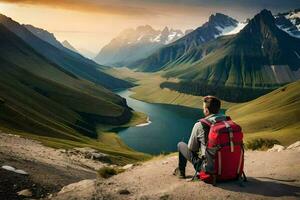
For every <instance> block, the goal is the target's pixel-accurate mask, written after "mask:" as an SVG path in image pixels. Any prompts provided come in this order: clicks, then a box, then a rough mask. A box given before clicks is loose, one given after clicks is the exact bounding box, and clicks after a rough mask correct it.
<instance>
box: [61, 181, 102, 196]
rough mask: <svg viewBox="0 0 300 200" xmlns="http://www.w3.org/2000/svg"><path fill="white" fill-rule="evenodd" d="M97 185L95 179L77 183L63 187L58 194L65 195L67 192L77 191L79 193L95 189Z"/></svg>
mask: <svg viewBox="0 0 300 200" xmlns="http://www.w3.org/2000/svg"><path fill="white" fill-rule="evenodd" d="M95 184H96V180H93V179H87V180H82V181H79V182H77V183H72V184H70V185H67V186H65V187H63V188H62V189H61V190H60V191H59V192H58V194H64V193H67V192H75V191H79V190H81V191H83V190H87V189H90V188H94V187H95Z"/></svg>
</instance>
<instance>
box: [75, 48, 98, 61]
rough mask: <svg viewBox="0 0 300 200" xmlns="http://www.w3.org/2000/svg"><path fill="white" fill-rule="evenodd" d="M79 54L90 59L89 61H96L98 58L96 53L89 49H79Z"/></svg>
mask: <svg viewBox="0 0 300 200" xmlns="http://www.w3.org/2000/svg"><path fill="white" fill-rule="evenodd" d="M78 52H79V53H80V54H81V55H83V56H84V57H86V58H89V59H94V58H95V57H96V53H94V52H92V51H90V50H88V49H84V48H80V49H78Z"/></svg>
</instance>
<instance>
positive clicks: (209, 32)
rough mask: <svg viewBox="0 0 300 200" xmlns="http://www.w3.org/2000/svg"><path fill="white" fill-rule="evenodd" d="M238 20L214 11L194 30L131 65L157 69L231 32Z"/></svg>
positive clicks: (140, 69)
mask: <svg viewBox="0 0 300 200" xmlns="http://www.w3.org/2000/svg"><path fill="white" fill-rule="evenodd" d="M238 24H239V23H238V21H236V20H235V19H233V18H231V17H228V16H226V15H223V14H220V13H216V14H215V15H211V16H210V17H209V20H208V22H206V23H205V24H203V25H202V26H201V27H199V28H197V29H196V30H195V31H193V32H191V33H189V34H188V35H186V36H184V37H182V38H181V39H179V40H177V41H175V42H173V43H171V44H169V45H167V46H165V47H163V48H161V49H159V50H158V51H156V52H155V53H153V54H152V55H151V56H149V57H147V58H146V59H143V60H139V61H137V62H135V63H132V64H131V66H132V67H134V68H137V69H138V70H139V71H146V72H151V71H158V70H160V69H162V68H163V67H165V66H166V65H168V64H169V63H170V62H174V61H175V60H177V59H179V58H180V57H181V56H182V55H183V54H185V53H187V52H188V51H190V49H192V48H195V47H198V46H200V45H202V44H204V43H206V42H208V41H211V40H214V39H215V38H217V37H218V36H220V35H225V34H226V33H229V32H231V31H232V30H234V29H235V28H236V27H237V26H238ZM200 58H201V54H197V55H194V56H193V57H191V58H190V60H191V61H195V60H198V59H200Z"/></svg>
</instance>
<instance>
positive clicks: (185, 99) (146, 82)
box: [107, 68, 236, 109]
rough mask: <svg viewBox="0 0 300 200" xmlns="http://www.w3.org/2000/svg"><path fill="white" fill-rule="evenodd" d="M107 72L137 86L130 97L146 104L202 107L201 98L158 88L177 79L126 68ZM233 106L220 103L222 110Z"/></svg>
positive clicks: (132, 89) (227, 103)
mask: <svg viewBox="0 0 300 200" xmlns="http://www.w3.org/2000/svg"><path fill="white" fill-rule="evenodd" d="M107 72H108V73H110V74H112V75H114V76H117V77H119V78H122V79H124V80H129V81H133V83H135V84H137V86H135V87H133V88H131V89H130V91H132V92H133V94H132V95H131V96H130V97H132V98H134V99H137V100H140V101H144V102H148V103H162V104H172V105H181V106H186V107H191V108H201V106H202V102H203V97H201V96H194V95H189V94H184V93H180V92H176V91H173V90H169V89H167V88H164V89H162V88H160V84H161V83H162V82H164V81H171V82H177V81H178V79H175V78H169V79H166V78H163V77H161V76H160V74H159V73H143V72H134V71H132V70H130V69H128V68H118V69H115V68H111V69H109V70H108V71H107ZM233 105H236V103H231V102H226V101H222V108H224V109H228V108H229V107H231V106H233Z"/></svg>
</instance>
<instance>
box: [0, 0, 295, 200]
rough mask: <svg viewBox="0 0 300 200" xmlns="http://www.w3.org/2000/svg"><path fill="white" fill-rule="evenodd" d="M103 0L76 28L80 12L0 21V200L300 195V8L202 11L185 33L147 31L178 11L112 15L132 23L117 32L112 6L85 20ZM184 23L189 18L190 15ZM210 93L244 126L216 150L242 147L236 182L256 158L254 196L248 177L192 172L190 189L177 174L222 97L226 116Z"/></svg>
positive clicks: (157, 28)
mask: <svg viewBox="0 0 300 200" xmlns="http://www.w3.org/2000/svg"><path fill="white" fill-rule="evenodd" d="M95 2H96V1H95ZM26 3H28V2H27V1H26ZM26 3H24V5H25V4H26ZM76 3H77V2H76ZM76 3H75V4H76ZM86 3H88V2H85V3H82V4H80V5H77V6H79V7H82V6H83V5H85V4H86ZM98 3H99V2H96V3H95V5H94V4H93V5H92V6H90V7H88V10H89V11H88V12H86V11H85V15H84V16H83V15H79V16H81V17H80V20H78V21H76V20H73V18H72V17H71V16H74V13H77V14H79V13H80V12H81V11H78V10H76V9H77V7H76V6H74V7H72V9H74V11H73V10H72V11H71V10H70V12H66V13H67V14H68V15H69V16H68V17H67V18H62V19H61V22H56V21H55V22H54V21H53V19H52V18H51V19H50V18H49V19H48V18H45V22H44V21H43V23H32V21H30V20H29V19H28V18H27V17H24V16H26V15H28V16H29V15H30V14H29V13H28V14H24V13H23V15H24V16H23V17H24V20H23V19H22V18H23V17H20V16H19V17H15V14H13V17H14V19H13V18H10V16H8V15H7V16H6V15H4V14H1V13H0V199H1V200H2V199H3V200H6V199H7V200H14V199H18V200H19V199H27V198H33V199H45V198H47V199H57V200H61V199H87V200H90V199H93V200H94V199H140V200H142V199H143V200H147V199H159V200H169V199H193V198H194V199H195V197H196V199H203V198H204V199H218V197H219V196H218V195H219V194H220V199H229V198H230V199H231V198H233V199H273V198H278V199H282V198H283V199H297V198H298V197H299V195H300V187H299V186H300V185H299V183H300V179H299V177H300V174H299V172H298V171H297V169H298V168H299V166H300V160H299V156H297V153H298V152H299V150H300V124H299V122H300V92H299V91H300V56H299V55H300V26H299V25H300V10H299V9H293V10H289V11H288V12H282V13H274V9H270V10H269V9H267V8H266V9H261V10H256V11H255V12H254V11H253V13H251V17H250V18H249V16H250V14H249V13H248V14H249V16H247V18H246V15H242V14H241V13H240V12H239V14H238V15H237V13H236V14H235V15H234V14H233V15H231V14H232V13H230V12H226V14H222V13H220V12H219V11H220V10H218V12H210V11H209V12H208V11H207V13H206V14H204V13H202V12H200V13H201V15H203V16H202V18H201V20H200V21H201V23H199V22H198V21H197V22H198V24H197V26H193V28H190V27H189V26H190V24H189V23H187V22H188V21H189V20H188V17H187V16H185V17H187V20H186V22H185V23H186V24H185V25H184V26H181V27H180V28H178V27H177V22H176V24H175V25H174V24H172V26H174V27H176V28H169V27H172V26H166V25H165V24H164V23H165V22H163V21H160V22H159V23H160V24H159V25H158V24H156V25H153V26H151V25H148V24H152V23H154V22H155V20H154V19H155V18H157V17H162V16H163V18H165V17H166V18H167V16H168V15H165V14H163V15H157V13H155V12H158V13H159V12H160V10H156V9H154V10H155V12H153V13H151V20H150V19H149V21H148V20H147V21H143V23H144V25H138V26H135V28H133V27H132V26H133V25H134V24H135V23H140V21H139V20H138V19H137V18H136V17H137V16H138V15H141V13H140V12H145V16H148V15H147V14H146V13H147V9H145V10H141V11H140V12H137V10H135V11H136V12H137V13H135V14H134V15H130V16H127V14H128V13H127V12H124V13H125V14H124V13H123V12H121V13H118V14H116V13H114V14H113V15H120V16H122V17H124V16H126V17H125V18H122V23H120V24H119V25H120V27H119V26H118V25H116V26H115V25H113V26H114V27H112V26H111V24H114V20H115V18H106V17H105V16H104V15H107V14H108V13H106V12H103V13H102V14H103V16H101V17H100V15H97V17H95V16H94V17H93V18H88V17H87V16H88V15H91V16H92V14H91V13H93V14H95V13H98V14H99V11H100V10H101V12H102V9H104V10H105V8H104V7H101V6H100V7H101V9H100V8H98V9H96V10H94V6H99V5H100V4H101V3H100V4H99V5H98ZM127 3H128V4H130V1H128V2H127ZM7 4H9V3H7ZM41 4H43V3H41ZM49 4H51V2H49ZM66 4H68V3H66ZM157 4H160V3H159V2H157ZM167 4H168V3H166V5H167ZM130 5H131V4H130ZM130 5H129V7H130V9H134V7H131V6H130ZM1 6H2V7H3V5H2V3H0V12H1V9H2V7H1ZM57 6H58V7H59V5H57ZM72 6H73V5H72ZM118 6H120V8H122V9H118V12H120V11H121V10H123V7H122V6H123V5H118ZM176 6H181V5H180V4H178V5H176ZM176 6H175V7H176ZM299 6H300V4H299ZM25 7H26V6H24V7H23V8H18V9H25ZM55 7H56V6H55ZM171 7H172V8H173V6H171ZM171 7H170V8H171ZM28 8H29V7H28ZM110 8H111V9H113V8H115V7H114V6H112V7H110ZM126 8H127V7H126ZM26 9H27V8H26ZM49 9H50V8H49ZM51 9H52V8H51ZM51 9H50V10H51ZM64 9H67V8H64ZM68 9H70V8H68ZM99 9H100V10H99ZM160 9H163V8H160ZM58 10H59V9H58ZM62 10H63V9H62ZM73 12H74V13H73ZM276 12H277V11H276ZM32 13H36V12H32ZM45 13H47V12H45ZM197 13H198V14H197V15H199V12H197ZM254 13H256V14H254ZM136 14H137V15H136ZM148 14H149V13H148ZM161 14H162V13H161ZM169 14H170V13H169ZM227 14H228V15H227ZM229 14H230V15H229ZM204 15H205V16H204ZM143 16H144V15H143ZM145 16H144V17H145ZM149 16H150V15H149ZM199 16H200V15H199ZM199 16H198V17H199ZM238 16H239V17H238ZM51 17H54V18H55V17H56V16H54V15H51ZM69 17H71V18H72V20H71V21H69V23H67V22H66V21H67V19H69ZM86 17H87V18H86ZM140 17H141V16H140ZM174 17H175V18H174V19H176V20H178V23H179V21H180V17H179V15H178V16H174ZM242 17H243V18H244V19H243V20H241V18H242ZM25 18H26V20H28V22H26V20H25ZM152 18H153V19H152ZM20 19H21V20H20ZM32 19H35V20H37V21H39V19H38V18H31V20H32ZM46 19H47V20H46ZM74 19H75V18H74ZM87 19H89V20H88V21H86V20H87ZM104 19H106V20H104ZM134 19H135V20H134ZM174 19H173V20H174ZM15 20H18V21H15ZM65 20H66V21H65ZM94 20H96V21H94ZM101 20H102V23H99V22H100V21H101ZM103 20H104V21H105V23H103ZM110 20H111V21H110ZM46 21H48V22H49V24H48V23H46ZM84 21H85V23H83V22H84ZM124 21H126V22H127V24H126V23H125V24H123V22H124ZM24 22H25V24H22V23H24ZM50 22H51V23H50ZM129 22H130V23H129ZM28 23H29V24H28ZM31 23H32V24H31ZM74 23H75V24H76V26H75V25H74ZM92 23H93V25H92V26H91V24H92ZM107 23H108V24H110V26H109V27H108V28H109V30H108V29H104V27H105V26H107ZM58 24H60V26H57V25H58ZM154 24H155V23H154ZM52 26H53V27H52ZM178 26H179V25H178ZM42 27H43V28H42ZM50 27H52V28H50ZM54 27H56V28H54ZM71 27H73V29H72V28H71ZM124 27H127V28H126V29H123V31H120V32H119V33H118V34H116V32H117V31H118V30H120V29H121V28H124ZM110 34H111V35H110ZM58 35H59V38H58V37H57V36H58ZM66 35H68V36H69V37H64V38H62V36H66ZM79 35H81V36H80V37H79ZM91 38H94V39H91ZM95 38H98V40H99V41H98V40H97V42H96V40H95ZM92 40H93V43H90V42H91V41H92ZM88 41H89V43H88ZM87 46H90V48H87ZM100 47H101V48H100ZM83 49H85V50H83ZM95 49H99V50H98V51H97V52H98V53H96V51H95ZM84 55H88V57H85V56H84ZM207 95H213V96H216V97H218V98H219V99H220V101H221V109H220V113H222V114H225V115H227V116H230V117H231V118H232V119H233V121H234V122H236V123H237V124H238V125H240V126H241V128H242V132H243V133H244V134H241V133H240V129H239V130H238V131H239V132H238V134H239V135H240V136H241V137H240V141H239V142H236V141H232V138H234V136H232V134H233V132H234V131H233V128H232V127H230V126H229V127H228V124H227V123H226V121H224V124H225V125H226V131H225V132H228V133H229V134H228V136H229V138H227V139H230V142H228V143H224V144H218V145H216V144H213V145H215V146H214V149H216V150H217V151H218V156H220V155H221V151H220V149H221V150H224V149H225V148H223V147H227V146H229V144H230V145H231V147H233V146H239V147H238V148H240V147H242V146H243V147H245V151H244V149H243V148H240V150H239V151H238V153H241V154H240V155H239V156H238V157H239V159H240V160H239V162H236V163H237V164H239V166H238V172H237V173H236V169H235V170H234V171H233V176H236V175H239V176H240V175H241V174H240V172H239V170H240V169H241V168H240V167H241V166H242V167H243V165H244V162H241V161H243V160H242V158H243V155H245V170H246V174H247V175H249V176H250V178H249V180H250V182H249V183H248V182H247V183H245V185H247V187H246V188H242V187H240V186H241V185H240V186H237V184H236V183H237V181H233V182H229V183H228V184H227V183H224V184H223V183H221V184H220V186H217V187H213V186H211V185H208V184H205V183H203V182H201V183H200V184H201V187H199V185H198V183H196V182H191V181H190V180H189V178H191V176H192V175H193V172H194V170H193V168H192V166H191V165H190V164H189V165H188V168H187V175H188V176H187V179H186V180H187V181H186V180H178V179H177V177H174V176H172V175H171V174H172V171H173V169H174V168H175V167H176V166H177V165H178V154H177V153H176V154H175V153H174V152H177V150H178V148H179V147H177V144H178V142H180V141H183V142H185V143H188V141H189V138H190V135H191V131H192V129H193V127H194V124H195V123H196V122H197V121H198V120H199V119H200V118H203V117H204V114H203V109H204V111H206V114H205V115H207V116H208V115H209V114H211V113H216V112H218V110H219V105H218V104H219V101H218V100H217V102H216V107H218V108H216V109H217V111H215V112H213V111H211V110H209V107H207V108H204V107H203V103H204V102H203V97H204V96H207ZM206 103H209V102H206ZM198 125H200V127H201V124H198ZM213 125H214V123H213ZM203 126H204V125H203ZM237 127H238V126H237ZM204 128H205V127H204ZM204 128H203V130H200V129H198V130H196V131H197V134H198V133H200V132H199V131H202V132H201V133H200V134H204V132H205V130H206V129H205V130H204ZM224 130H225V128H224ZM235 132H237V131H236V130H235ZM235 132H234V133H235ZM217 133H218V134H217V135H218V136H219V135H220V134H221V133H223V131H222V130H218V132H217ZM242 135H243V136H242ZM225 136H226V135H225ZM199 137H200V136H199V135H198V136H197V141H198V142H200V140H199ZM209 137H212V134H209ZM226 137H227V136H226ZM242 137H243V138H242ZM195 138H196V137H195ZM205 139H207V138H205ZM210 139H211V138H210ZM234 139H235V140H237V137H235V138H234ZM209 141H210V142H211V140H209ZM228 141H229V140H228ZM210 142H209V144H210ZM226 145H227V146H226ZM202 147H204V146H202ZM197 148H198V147H197ZM209 148H210V147H209V146H207V149H209ZM222 148H223V149H222ZM232 149H233V148H232ZM224 152H229V150H228V151H225V150H224ZM231 152H235V153H237V151H233V150H231ZM244 152H245V154H243V153H244ZM192 153H195V155H196V153H198V152H192ZM206 153H210V152H208V151H206ZM219 153H220V155H219ZM199 155H200V154H199ZM224 155H225V154H224ZM226 155H227V154H226ZM231 155H233V154H231ZM205 156H206V157H208V156H207V154H206V155H205ZM201 158H205V157H201ZM222 159H223V160H222V162H223V161H224V158H223V156H222ZM216 160H217V159H216ZM217 161H218V164H216V166H217V165H218V167H219V168H218V169H219V171H218V170H216V169H215V172H212V173H217V171H218V176H219V175H221V173H223V172H224V170H225V171H226V167H223V166H222V168H221V165H223V164H222V162H221V157H218V160H217ZM225 161H227V160H226V159H225ZM230 163H231V162H230ZM266 166H267V167H266ZM219 178H220V177H219ZM154 183H155V184H154ZM235 184H236V185H235ZM239 184H241V182H239ZM191 194H194V195H191Z"/></svg>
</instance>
